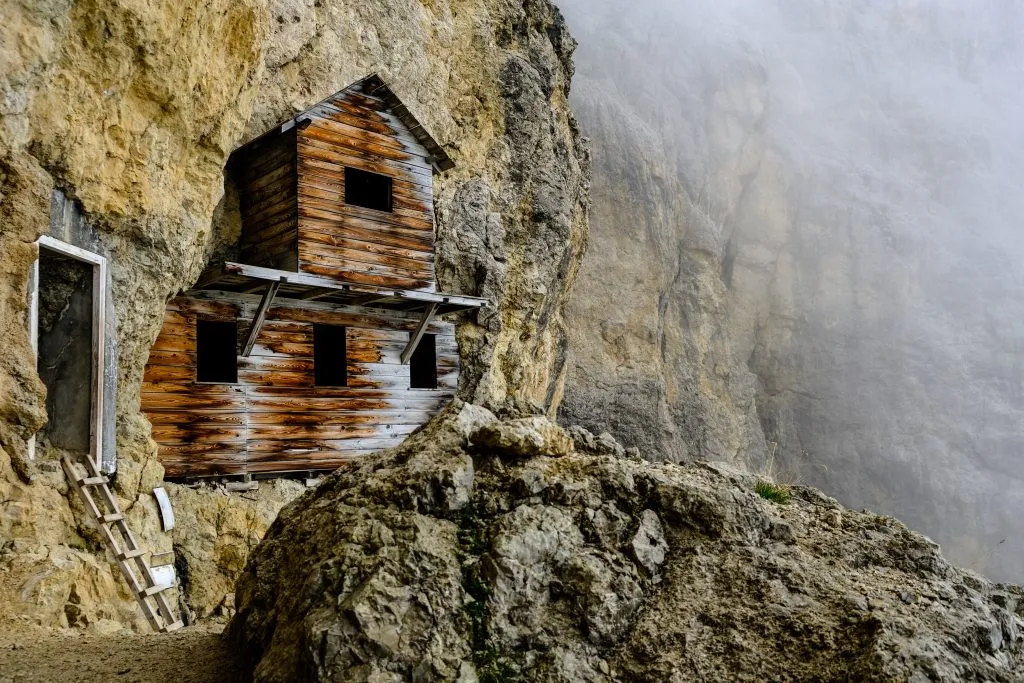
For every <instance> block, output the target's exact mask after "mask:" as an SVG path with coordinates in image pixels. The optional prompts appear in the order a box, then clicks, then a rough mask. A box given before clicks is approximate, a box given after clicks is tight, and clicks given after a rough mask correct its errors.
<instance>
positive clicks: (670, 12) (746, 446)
mask: <svg viewBox="0 0 1024 683" xmlns="http://www.w3.org/2000/svg"><path fill="white" fill-rule="evenodd" d="M562 4H563V5H564V8H565V10H566V12H567V15H568V17H569V20H570V25H571V27H572V28H573V30H574V32H575V33H576V35H577V38H578V39H579V40H580V43H581V46H582V47H581V49H580V51H579V53H578V56H577V62H578V67H579V72H580V73H579V76H578V79H577V86H576V87H575V88H574V95H575V101H574V102H575V104H576V106H577V110H578V113H579V115H580V118H581V121H582V124H583V127H584V130H585V131H586V132H587V134H588V135H590V136H592V137H593V139H594V149H595V163H594V167H595V177H594V181H593V182H594V192H593V196H594V200H593V201H594V207H593V212H592V226H593V238H592V239H593V243H594V244H595V245H597V246H596V247H595V248H593V249H591V250H589V252H588V255H587V257H586V259H585V261H584V264H583V266H582V270H581V273H582V275H581V280H580V284H579V285H578V287H577V289H576V296H575V297H574V299H573V301H572V308H571V315H570V320H571V321H572V325H571V329H572V331H573V337H572V344H571V348H572V349H573V350H574V353H573V360H572V363H571V368H572V369H571V373H570V379H569V382H568V384H567V389H566V396H567V400H566V402H565V405H564V409H563V415H564V417H565V419H566V421H567V422H579V423H581V424H584V425H586V426H589V427H591V428H595V429H596V428H603V427H604V426H608V427H611V428H612V430H613V431H614V432H615V434H616V436H617V437H619V438H620V439H621V440H622V441H623V442H624V443H626V444H627V445H637V446H640V447H642V448H643V449H644V451H645V453H647V454H649V455H650V456H651V457H654V458H657V459H668V460H680V459H701V460H729V461H733V462H740V463H744V464H746V465H748V466H750V467H752V468H754V469H759V468H761V467H765V466H766V464H765V462H766V460H771V461H772V465H771V466H772V467H774V468H775V469H779V470H783V471H785V472H786V474H787V476H789V477H792V478H795V479H797V480H801V481H805V482H808V483H811V484H814V485H816V486H820V487H821V488H822V489H824V490H826V491H827V492H829V493H830V494H832V495H835V496H837V497H838V498H840V499H841V500H842V501H843V502H844V503H847V504H849V505H851V506H854V507H864V506H867V507H870V508H871V509H874V510H877V511H880V512H884V513H886V514H893V515H896V516H898V517H900V518H901V519H903V520H904V521H906V522H907V523H908V524H910V525H911V526H913V527H914V528H916V529H919V530H921V531H923V532H925V533H927V534H929V535H930V536H932V537H934V538H936V539H937V540H939V541H940V542H941V543H942V544H943V546H944V547H945V549H946V550H947V552H948V553H949V554H950V556H951V557H952V558H954V559H955V560H956V561H958V562H960V563H963V564H965V565H968V566H971V567H974V568H976V569H979V570H982V571H985V572H987V573H990V574H991V575H992V576H996V577H1002V578H1006V579H1009V580H1015V581H1019V580H1020V578H1021V576H1024V553H1022V552H1021V548H1024V535H1022V534H1024V531H1022V529H1024V527H1022V526H1021V525H1020V524H1019V519H1020V516H1021V513H1022V512H1024V498H1022V495H1021V491H1022V490H1024V489H1022V487H1021V468H1020V466H1019V460H1020V456H1019V453H1020V452H1021V448H1022V446H1024V432H1022V429H1021V425H1022V424H1024V419H1022V418H1024V414H1022V410H1021V405H1022V404H1021V400H1020V397H1021V395H1022V391H1024V381H1022V377H1024V375H1022V373H1021V371H1020V355H1019V349H1020V330H1021V327H1020V320H1021V319H1022V317H1024V309H1022V306H1021V297H1020V295H1019V290H1020V287H1019V282H1020V280H1021V269H1020V263H1021V260H1022V254H1024V244H1022V242H1021V240H1020V237H1019V235H1020V232H1019V228H1018V225H1019V219H1018V216H1019V212H1020V210H1021V207H1020V201H1021V200H1020V193H1019V192H1018V191H1017V190H1016V186H1017V185H1019V184H1020V182H1021V181H1020V178H1021V175H1020V169H1021V168H1024V157H1022V156H1021V150H1022V149H1024V146H1021V145H1020V143H1019V132H1018V131H1017V130H1016V128H1015V124H1014V123H1012V122H1014V121H1016V120H1018V119H1019V113H1018V112H1019V103H1018V100H1017V95H1016V93H1018V92H1019V91H1020V88H1021V79H1020V71H1019V69H1018V67H1017V65H1018V64H1019V63H1020V50H1019V47H1020V46H1019V41H1017V38H1016V36H1019V35H1020V32H1021V27H1022V26H1024V17H1022V15H1021V12H1020V7H1019V6H1018V5H1017V4H1016V3H1013V2H1002V1H999V2H992V3H987V4H986V5H985V7H984V8H983V9H982V8H981V7H978V8H977V9H978V10H979V11H976V12H975V11H968V10H967V8H966V7H965V6H964V5H961V4H958V3H948V2H942V1H941V0H925V1H923V2H910V3H886V2H843V1H841V2H830V3H817V2H782V1H780V2H770V1H769V2H754V1H752V0H750V1H748V0H728V1H726V2H720V3H715V4H714V5H713V6H709V5H708V4H707V3H700V2H688V1H680V2H672V3H668V2H660V1H658V0H641V1H640V2H636V3H632V4H631V11H630V12H628V13H623V12H622V11H621V7H622V5H621V3H619V2H611V1H601V0H593V1H592V0H586V1H585V2H584V1H580V0H565V1H564V2H563V3H562Z"/></svg>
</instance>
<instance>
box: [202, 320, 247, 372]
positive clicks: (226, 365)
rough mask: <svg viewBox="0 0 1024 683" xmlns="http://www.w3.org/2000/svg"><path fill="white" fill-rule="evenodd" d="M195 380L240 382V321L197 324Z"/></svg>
mask: <svg viewBox="0 0 1024 683" xmlns="http://www.w3.org/2000/svg"><path fill="white" fill-rule="evenodd" d="M196 381H197V382H204V383H209V384H235V383H237V382H238V322H237V321H234V320H232V321H230V322H224V321H221V320H202V319H200V320H197V321H196Z"/></svg>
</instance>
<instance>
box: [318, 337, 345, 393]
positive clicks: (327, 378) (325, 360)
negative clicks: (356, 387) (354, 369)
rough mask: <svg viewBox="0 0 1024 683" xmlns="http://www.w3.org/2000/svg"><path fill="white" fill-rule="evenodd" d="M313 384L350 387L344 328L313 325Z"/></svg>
mask: <svg viewBox="0 0 1024 683" xmlns="http://www.w3.org/2000/svg"><path fill="white" fill-rule="evenodd" d="M313 384H315V385H316V386H318V387H347V386H348V353H347V351H346V344H345V328H344V327H341V326H340V325H313Z"/></svg>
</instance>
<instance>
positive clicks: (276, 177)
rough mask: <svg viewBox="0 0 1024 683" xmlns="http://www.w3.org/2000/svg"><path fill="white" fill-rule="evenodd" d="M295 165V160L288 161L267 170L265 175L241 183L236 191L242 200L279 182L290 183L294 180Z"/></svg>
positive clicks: (296, 160) (296, 162) (296, 161)
mask: <svg viewBox="0 0 1024 683" xmlns="http://www.w3.org/2000/svg"><path fill="white" fill-rule="evenodd" d="M297 164H298V159H297V158H295V159H289V160H288V161H286V162H283V163H281V164H279V165H277V166H275V167H274V168H270V169H267V171H266V172H265V173H262V174H261V175H259V176H257V177H254V178H252V179H251V180H246V181H245V182H243V183H241V184H240V186H239V188H238V189H239V191H240V193H241V195H242V198H243V199H244V198H245V197H247V196H249V195H250V194H253V193H256V192H260V191H263V190H265V189H266V188H268V187H274V186H275V185H276V184H277V183H278V182H280V181H285V182H289V183H290V182H291V181H292V180H293V179H294V178H295V171H296V168H297Z"/></svg>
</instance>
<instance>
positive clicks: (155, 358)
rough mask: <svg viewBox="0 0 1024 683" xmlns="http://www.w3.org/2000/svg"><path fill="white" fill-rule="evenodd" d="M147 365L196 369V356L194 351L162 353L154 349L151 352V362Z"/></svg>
mask: <svg viewBox="0 0 1024 683" xmlns="http://www.w3.org/2000/svg"><path fill="white" fill-rule="evenodd" d="M146 364H147V365H179V366H185V367H194V366H195V364H196V354H195V352H193V351H161V350H159V349H155V348H154V349H153V350H152V351H150V352H149V360H148V361H147V363H146Z"/></svg>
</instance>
